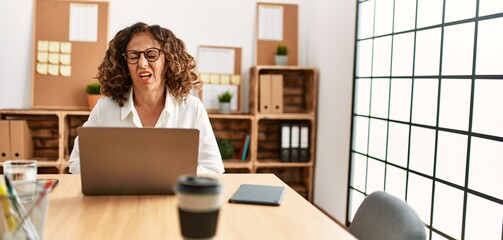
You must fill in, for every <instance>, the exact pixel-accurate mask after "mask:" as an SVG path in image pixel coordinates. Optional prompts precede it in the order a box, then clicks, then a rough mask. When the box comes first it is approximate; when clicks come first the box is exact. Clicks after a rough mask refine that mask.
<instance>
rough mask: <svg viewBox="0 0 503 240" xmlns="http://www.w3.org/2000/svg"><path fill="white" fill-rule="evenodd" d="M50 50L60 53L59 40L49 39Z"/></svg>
mask: <svg viewBox="0 0 503 240" xmlns="http://www.w3.org/2000/svg"><path fill="white" fill-rule="evenodd" d="M49 52H53V53H59V42H57V41H49Z"/></svg>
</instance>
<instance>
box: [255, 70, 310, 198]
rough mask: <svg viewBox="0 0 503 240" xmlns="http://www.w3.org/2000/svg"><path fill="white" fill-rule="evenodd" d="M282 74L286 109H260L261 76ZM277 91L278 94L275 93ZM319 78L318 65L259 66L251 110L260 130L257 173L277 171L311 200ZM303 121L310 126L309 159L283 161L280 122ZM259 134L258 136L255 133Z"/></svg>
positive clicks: (257, 145)
mask: <svg viewBox="0 0 503 240" xmlns="http://www.w3.org/2000/svg"><path fill="white" fill-rule="evenodd" d="M261 74H281V75H282V78H283V89H282V91H283V98H282V99H283V112H282V113H263V112H260V107H259V106H260V81H259V78H260V75H261ZM272 94H275V93H272ZM317 96H318V77H317V72H316V70H315V69H314V68H306V67H293V66H286V67H282V66H255V67H253V68H252V69H251V72H250V113H251V115H253V116H254V123H255V124H256V126H257V128H256V132H253V133H252V140H253V141H252V142H253V143H255V144H254V146H255V147H254V148H252V149H251V150H252V155H253V156H256V158H253V159H252V162H253V172H256V173H274V174H276V175H277V176H278V177H279V178H281V179H282V180H283V181H284V182H286V183H287V184H288V185H289V186H290V187H292V188H293V189H294V190H296V191H297V192H298V193H299V194H301V195H302V196H304V197H305V198H306V199H308V200H309V201H312V196H313V178H314V166H315V151H314V149H315V143H316V141H315V139H316V112H317V111H316V110H317ZM293 122H295V123H303V124H307V125H308V126H309V159H308V161H307V162H282V161H281V160H280V159H279V155H280V148H281V146H280V139H281V136H280V135H281V132H280V124H281V123H293ZM253 135H255V136H253Z"/></svg>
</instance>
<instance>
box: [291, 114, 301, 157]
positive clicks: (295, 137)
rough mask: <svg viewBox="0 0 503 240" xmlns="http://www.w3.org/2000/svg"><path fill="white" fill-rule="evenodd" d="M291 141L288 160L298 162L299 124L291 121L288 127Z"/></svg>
mask: <svg viewBox="0 0 503 240" xmlns="http://www.w3.org/2000/svg"><path fill="white" fill-rule="evenodd" d="M290 134H291V135H292V136H291V140H292V141H291V143H290V155H291V156H290V161H291V162H298V161H299V160H300V158H299V157H300V149H299V145H300V139H299V137H300V126H299V124H298V123H292V125H291V127H290Z"/></svg>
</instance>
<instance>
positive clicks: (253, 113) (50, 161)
mask: <svg viewBox="0 0 503 240" xmlns="http://www.w3.org/2000/svg"><path fill="white" fill-rule="evenodd" d="M270 73H274V74H282V75H283V79H284V84H283V87H284V89H287V90H285V91H284V96H283V97H284V99H283V102H284V112H283V113H261V112H260V111H259V107H258V103H259V86H258V77H259V75H260V74H270ZM317 91H318V82H317V73H316V71H315V69H313V68H307V67H293V66H286V67H281V66H256V67H253V68H252V69H251V79H250V114H216V113H210V114H208V116H209V118H210V122H211V125H212V127H213V132H214V133H215V137H216V138H217V140H221V139H230V140H231V141H232V144H233V147H234V153H233V155H232V157H231V159H225V160H223V161H224V166H225V169H226V173H274V174H276V175H277V176H278V177H280V178H281V179H282V180H283V181H285V182H286V183H287V184H288V185H290V186H291V187H292V188H294V190H296V191H297V192H299V193H300V194H301V195H302V196H304V197H305V198H306V199H308V200H309V201H312V195H313V172H314V166H315V151H314V149H315V148H316V147H315V142H316V141H315V139H316V109H317V107H316V99H317V97H316V96H317ZM89 113H90V112H89V111H83V110H78V111H61V110H39V109H26V110H16V109H5V110H0V119H24V120H26V121H27V123H28V126H29V128H30V132H31V134H32V139H33V141H34V145H35V151H34V155H35V156H34V157H33V158H34V159H37V160H39V167H40V169H41V171H40V172H41V173H61V174H63V173H68V159H69V155H70V153H71V150H72V149H73V142H74V139H75V137H76V136H77V132H76V129H77V127H79V126H81V125H82V124H83V123H84V122H85V121H86V120H87V118H88V116H89ZM282 123H302V124H306V125H308V126H309V129H310V130H309V132H310V134H309V159H308V162H281V161H280V160H279V153H280V145H279V142H280V136H279V135H280V131H279V127H280V125H281V124H282ZM246 135H250V143H249V151H248V154H247V156H246V160H245V161H242V160H240V159H238V155H239V152H240V150H241V147H242V144H243V139H245V137H246ZM0 165H1V162H0Z"/></svg>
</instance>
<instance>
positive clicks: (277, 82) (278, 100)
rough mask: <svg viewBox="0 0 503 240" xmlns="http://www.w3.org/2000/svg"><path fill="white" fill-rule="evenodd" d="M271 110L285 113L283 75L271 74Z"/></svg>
mask: <svg viewBox="0 0 503 240" xmlns="http://www.w3.org/2000/svg"><path fill="white" fill-rule="evenodd" d="M271 112H273V113H283V75H281V74H272V75H271Z"/></svg>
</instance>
